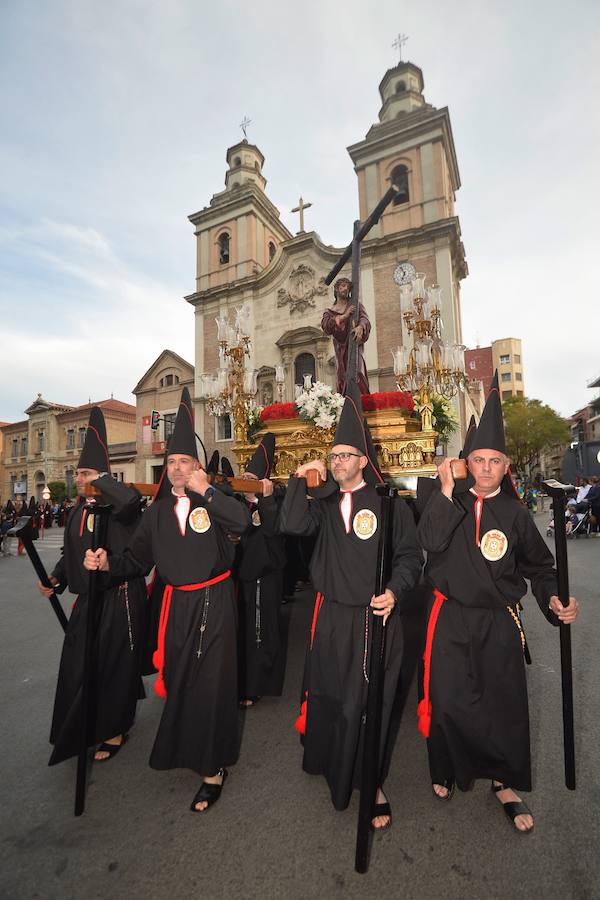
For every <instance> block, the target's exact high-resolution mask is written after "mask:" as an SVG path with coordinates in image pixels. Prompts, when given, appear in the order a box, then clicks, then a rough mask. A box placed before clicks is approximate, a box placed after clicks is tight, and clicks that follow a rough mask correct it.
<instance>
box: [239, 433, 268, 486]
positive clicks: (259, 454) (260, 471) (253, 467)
mask: <svg viewBox="0 0 600 900" xmlns="http://www.w3.org/2000/svg"><path fill="white" fill-rule="evenodd" d="M274 457H275V435H274V434H272V433H271V432H270V431H268V432H267V433H266V434H265V436H264V437H263V439H262V441H261V442H260V444H259V445H258V447H257V448H256V450H255V451H254V453H253V455H252V457H251V458H250V461H249V462H248V465H247V466H246V472H250V473H251V474H252V475H256V477H257V478H259V479H260V478H269V476H270V475H271V469H272V467H273V459H274Z"/></svg>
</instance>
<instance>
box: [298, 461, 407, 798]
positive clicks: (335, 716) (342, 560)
mask: <svg viewBox="0 0 600 900" xmlns="http://www.w3.org/2000/svg"><path fill="white" fill-rule="evenodd" d="M327 485H330V486H331V487H332V490H331V492H330V493H329V495H328V496H323V497H322V498H320V499H311V500H310V501H309V500H308V499H307V492H306V479H304V478H296V477H292V478H290V480H289V483H288V488H287V493H286V496H285V499H284V502H283V506H282V510H281V529H282V531H284V532H285V533H286V534H296V535H314V534H316V535H317V541H316V545H315V549H314V552H313V555H312V559H311V566H310V570H311V576H312V581H313V586H314V588H315V590H316V591H317V600H319V595H322V597H323V598H324V599H323V601H322V602H321V603H320V607H319V611H318V617H317V619H316V626H315V628H314V637H313V640H312V646H309V649H308V652H307V656H306V664H305V671H304V683H303V697H302V699H303V700H304V698H305V696H306V694H307V695H308V696H307V704H306V729H305V734H304V738H303V744H304V758H303V762H302V766H303V768H304V770H305V771H306V772H309V773H310V774H312V775H319V774H321V775H324V776H325V778H326V780H327V783H328V785H329V789H330V791H331V800H332V802H333V805H334V807H335V808H336V809H339V810H342V809H345V808H346V807H347V806H348V803H349V802H350V797H351V794H352V790H353V788H356V787H359V780H360V774H361V768H362V741H363V731H364V728H363V718H364V713H365V709H366V701H367V689H368V683H367V680H366V676H367V675H368V666H369V652H370V635H371V634H372V622H373V613H372V610H371V608H370V605H369V604H370V602H371V597H372V596H373V592H374V588H375V578H376V568H377V550H378V541H379V525H378V523H379V522H380V519H381V512H380V510H381V498H380V497H379V496H378V494H377V492H376V490H375V488H374V487H372V486H370V485H365V486H364V487H363V488H361V489H360V490H357V491H354V492H353V493H352V513H351V516H350V522H351V527H350V531H349V532H348V533H346V529H345V525H344V521H343V518H342V515H341V512H340V502H341V499H342V496H341V493H340V491H339V489H338V488H337V485H335V486H334V487H333V486H332V485H331V476H328V481H327ZM324 493H325V492H324ZM393 510H394V512H393V549H394V554H393V560H392V568H391V574H390V577H389V580H388V583H387V585H386V587H389V588H390V590H392V591H393V592H394V594H395V596H396V599H397V606H396V608H395V610H394V611H393V613H392V615H391V616H390V617H389V619H388V621H387V624H386V627H385V650H384V656H385V679H384V688H383V709H382V719H381V747H380V751H381V754H380V759H381V768H380V780H379V783H380V784H383V781H384V779H385V777H386V775H387V768H388V766H389V760H390V756H391V749H390V748H389V746H388V733H389V724H390V716H391V712H392V706H393V702H394V697H395V695H396V690H397V687H398V679H399V676H400V666H401V662H402V642H403V637H402V622H401V618H400V615H399V613H400V612H401V610H402V599H403V594H404V593H405V591H408V590H410V589H411V588H412V587H414V585H415V584H416V582H417V581H418V579H419V576H420V573H421V565H422V555H421V552H420V550H419V549H418V546H417V541H416V533H415V525H414V520H413V517H412V514H411V513H410V511H409V509H408V507H407V506H406V504H405V503H404V501H403V500H401V499H399V498H396V499H395V500H394V506H393ZM361 513H363V515H362V516H361V515H360V514H361ZM373 514H374V516H375V517H376V520H377V526H376V527H375V529H374V530H372V526H369V522H371V523H372V522H373V519H372V518H371V517H372V515H373ZM356 517H358V518H356ZM361 522H362V523H364V524H366V526H367V527H366V529H365V530H363V532H362V533H363V535H364V536H363V537H359V536H358V533H359V532H360V531H361V527H360V523H361ZM355 525H356V528H355ZM369 531H370V533H368V532H369Z"/></svg>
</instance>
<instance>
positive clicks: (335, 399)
mask: <svg viewBox="0 0 600 900" xmlns="http://www.w3.org/2000/svg"><path fill="white" fill-rule="evenodd" d="M343 405H344V398H343V397H342V395H341V394H338V393H337V391H334V390H333V388H330V387H329V385H327V384H323V382H322V381H317V382H316V384H313V385H312V387H311V388H310V390H308V391H302V392H301V393H300V394H298V396H297V397H296V406H297V407H298V412H299V414H300V418H301V419H304V421H305V422H312V423H313V425H316V426H317V427H318V428H324V429H328V428H333V426H334V425H337V423H338V421H339V418H340V414H341V412H342V407H343Z"/></svg>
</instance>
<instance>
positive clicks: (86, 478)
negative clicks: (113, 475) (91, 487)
mask: <svg viewBox="0 0 600 900" xmlns="http://www.w3.org/2000/svg"><path fill="white" fill-rule="evenodd" d="M99 475H100V472H99V471H98V469H77V471H76V472H75V487H76V488H77V493H78V495H79V496H80V497H85V486H86V484H89V483H90V482H91V481H94V479H96V478H98V476H99Z"/></svg>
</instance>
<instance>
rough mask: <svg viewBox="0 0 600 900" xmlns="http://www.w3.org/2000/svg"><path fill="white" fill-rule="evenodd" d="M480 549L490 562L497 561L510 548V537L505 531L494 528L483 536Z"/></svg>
mask: <svg viewBox="0 0 600 900" xmlns="http://www.w3.org/2000/svg"><path fill="white" fill-rule="evenodd" d="M480 550H481V552H482V554H483V556H484V557H485V558H486V559H487V560H488V562H496V561H497V560H499V559H502V557H503V556H504V554H505V553H506V551H507V550H508V538H507V537H506V535H505V534H504V532H503V531H498V530H497V529H495V528H493V529H492V530H491V531H486V533H485V534H484V535H483V537H482V538H481V546H480Z"/></svg>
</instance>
